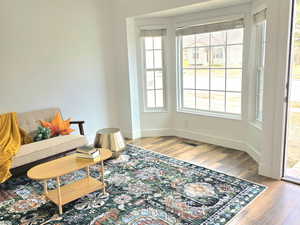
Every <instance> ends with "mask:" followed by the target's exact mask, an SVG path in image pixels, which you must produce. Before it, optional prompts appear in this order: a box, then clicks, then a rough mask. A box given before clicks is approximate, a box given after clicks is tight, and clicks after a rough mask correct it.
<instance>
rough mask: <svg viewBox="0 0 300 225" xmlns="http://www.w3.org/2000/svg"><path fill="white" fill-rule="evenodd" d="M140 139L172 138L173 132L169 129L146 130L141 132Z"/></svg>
mask: <svg viewBox="0 0 300 225" xmlns="http://www.w3.org/2000/svg"><path fill="white" fill-rule="evenodd" d="M141 135H142V137H155V136H174V135H175V134H174V130H173V129H171V128H162V129H147V130H142V132H141Z"/></svg>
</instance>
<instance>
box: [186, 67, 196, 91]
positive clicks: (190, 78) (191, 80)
mask: <svg viewBox="0 0 300 225" xmlns="http://www.w3.org/2000/svg"><path fill="white" fill-rule="evenodd" d="M183 88H192V89H195V70H193V69H184V70H183Z"/></svg>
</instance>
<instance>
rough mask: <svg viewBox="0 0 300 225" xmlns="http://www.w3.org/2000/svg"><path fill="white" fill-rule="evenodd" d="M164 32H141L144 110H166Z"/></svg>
mask: <svg viewBox="0 0 300 225" xmlns="http://www.w3.org/2000/svg"><path fill="white" fill-rule="evenodd" d="M165 34H166V30H141V38H142V46H143V47H142V50H143V59H144V60H143V61H144V63H143V65H144V66H143V74H144V79H143V80H144V108H145V110H146V111H160V110H165V109H166V97H165V94H166V93H165V92H166V90H165V68H164V47H163V39H164V36H165Z"/></svg>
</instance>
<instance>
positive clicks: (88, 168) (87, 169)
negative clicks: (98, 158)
mask: <svg viewBox="0 0 300 225" xmlns="http://www.w3.org/2000/svg"><path fill="white" fill-rule="evenodd" d="M86 173H87V177H88V176H90V167H89V166H88V167H87V168H86Z"/></svg>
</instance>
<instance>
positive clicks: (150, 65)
mask: <svg viewBox="0 0 300 225" xmlns="http://www.w3.org/2000/svg"><path fill="white" fill-rule="evenodd" d="M153 66H154V65H153V51H149V50H147V51H146V68H147V69H153Z"/></svg>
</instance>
